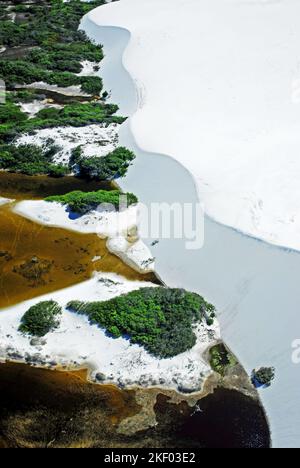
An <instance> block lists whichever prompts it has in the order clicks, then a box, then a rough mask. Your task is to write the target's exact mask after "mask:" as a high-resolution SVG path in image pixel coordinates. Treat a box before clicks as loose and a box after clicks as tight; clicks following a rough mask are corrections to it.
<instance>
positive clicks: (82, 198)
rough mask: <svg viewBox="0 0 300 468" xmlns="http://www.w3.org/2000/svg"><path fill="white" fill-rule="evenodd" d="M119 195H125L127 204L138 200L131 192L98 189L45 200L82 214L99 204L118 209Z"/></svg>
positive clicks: (55, 196)
mask: <svg viewBox="0 0 300 468" xmlns="http://www.w3.org/2000/svg"><path fill="white" fill-rule="evenodd" d="M121 195H122V196H124V195H125V196H126V200H127V204H128V206H130V205H132V204H134V203H137V201H138V199H137V197H136V196H135V195H133V194H132V193H126V194H123V193H121V192H120V191H119V190H111V191H106V190H99V191H97V192H81V191H79V190H78V191H75V192H70V193H67V194H65V195H54V196H51V197H48V198H46V199H45V200H46V201H48V202H58V203H62V204H63V205H68V207H69V209H70V210H71V211H73V212H74V213H79V214H84V213H87V212H89V211H91V210H94V209H96V208H97V207H98V206H99V205H101V204H107V205H112V206H113V207H114V208H115V209H116V210H118V209H119V206H120V196H121Z"/></svg>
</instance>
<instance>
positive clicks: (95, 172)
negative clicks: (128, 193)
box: [71, 146, 135, 180]
mask: <svg viewBox="0 0 300 468" xmlns="http://www.w3.org/2000/svg"><path fill="white" fill-rule="evenodd" d="M134 159H135V154H134V153H133V152H132V151H130V150H128V149H127V148H124V147H122V146H120V147H118V148H116V149H115V150H114V151H111V152H110V153H109V154H107V155H106V156H102V157H100V158H99V156H92V157H88V158H87V157H84V156H83V155H82V149H81V147H80V146H79V147H77V148H75V149H74V150H73V152H72V157H71V164H73V165H74V166H76V167H77V169H78V171H79V174H80V176H81V177H84V178H87V179H96V180H113V179H116V178H118V177H123V176H124V175H125V174H126V173H127V170H128V168H129V166H130V164H131V162H132V161H133V160H134Z"/></svg>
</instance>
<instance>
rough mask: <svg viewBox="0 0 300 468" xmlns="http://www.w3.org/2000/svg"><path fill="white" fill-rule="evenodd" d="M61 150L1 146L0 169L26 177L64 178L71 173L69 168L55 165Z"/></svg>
mask: <svg viewBox="0 0 300 468" xmlns="http://www.w3.org/2000/svg"><path fill="white" fill-rule="evenodd" d="M58 149H59V148H57V147H56V146H54V145H52V146H49V147H44V148H42V147H40V146H37V145H20V146H15V145H0V168H1V169H5V170H9V171H13V172H20V173H22V174H26V175H31V176H33V175H39V174H49V175H51V176H53V177H62V176H65V175H67V174H68V173H69V172H70V171H69V168H68V166H64V165H61V164H54V163H53V158H54V156H55V154H56V152H57V151H58Z"/></svg>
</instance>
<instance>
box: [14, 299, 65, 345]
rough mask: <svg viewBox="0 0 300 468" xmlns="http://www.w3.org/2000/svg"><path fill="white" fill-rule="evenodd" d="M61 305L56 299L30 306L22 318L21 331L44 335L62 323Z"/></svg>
mask: <svg viewBox="0 0 300 468" xmlns="http://www.w3.org/2000/svg"><path fill="white" fill-rule="evenodd" d="M61 313H62V309H61V307H60V306H59V305H58V304H57V302H55V301H44V302H39V303H38V304H36V305H34V306H32V307H30V309H28V310H27V312H26V313H25V314H24V315H23V317H22V319H21V324H20V327H19V331H21V332H22V333H28V334H29V335H32V336H37V337H42V336H45V335H46V334H47V333H49V332H50V331H53V330H55V329H56V328H57V327H58V326H59V324H60V315H61Z"/></svg>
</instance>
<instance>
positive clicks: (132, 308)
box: [67, 287, 214, 358]
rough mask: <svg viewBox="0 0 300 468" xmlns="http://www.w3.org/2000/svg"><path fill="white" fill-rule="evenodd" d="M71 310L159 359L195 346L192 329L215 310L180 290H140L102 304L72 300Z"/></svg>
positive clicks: (202, 300)
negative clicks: (139, 346) (143, 348)
mask: <svg viewBox="0 0 300 468" xmlns="http://www.w3.org/2000/svg"><path fill="white" fill-rule="evenodd" d="M67 307H68V308H69V309H70V310H71V311H74V312H76V313H79V314H84V315H87V316H88V318H89V320H90V322H91V323H92V324H98V325H99V326H100V327H101V328H104V329H106V331H107V332H108V333H109V334H111V335H112V336H113V337H115V338H118V337H120V336H127V337H129V338H130V342H131V343H137V344H140V345H142V346H144V347H145V349H146V350H147V351H148V352H149V353H151V354H153V355H154V356H156V357H159V358H169V357H173V356H176V355H178V354H180V353H183V352H185V351H187V350H189V349H191V348H192V347H193V346H194V345H195V343H196V335H195V333H194V326H195V324H196V323H197V322H199V321H202V320H203V319H204V320H205V315H206V314H207V313H211V312H212V311H213V310H214V307H213V306H212V305H211V304H208V303H207V302H206V301H205V300H204V299H203V298H202V297H201V296H199V295H198V294H195V293H191V292H187V291H185V290H183V289H169V288H163V287H158V288H142V289H139V290H137V291H133V292H130V293H128V294H125V295H122V296H118V297H116V298H114V299H111V300H109V301H104V302H92V303H84V302H79V301H72V302H70V303H69V304H68V306H67Z"/></svg>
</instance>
